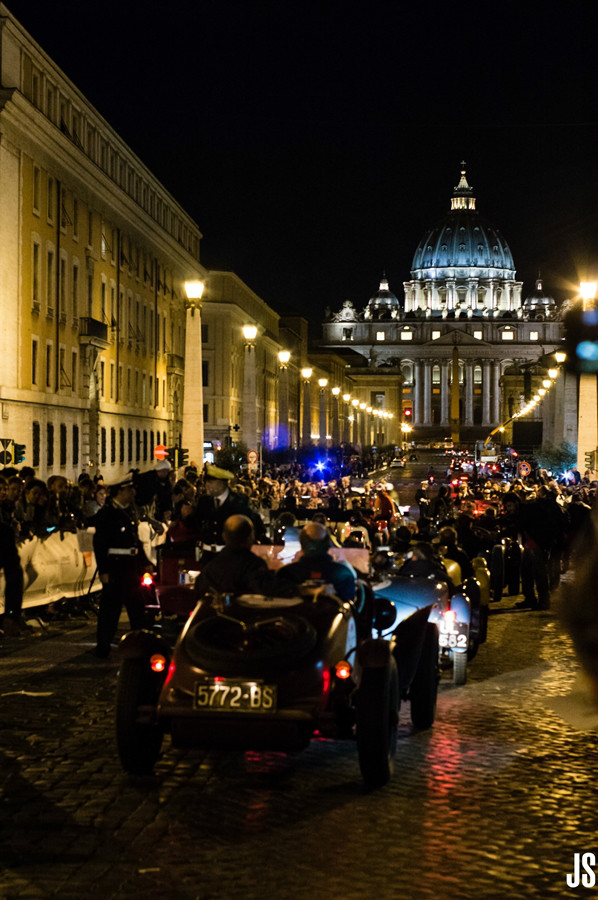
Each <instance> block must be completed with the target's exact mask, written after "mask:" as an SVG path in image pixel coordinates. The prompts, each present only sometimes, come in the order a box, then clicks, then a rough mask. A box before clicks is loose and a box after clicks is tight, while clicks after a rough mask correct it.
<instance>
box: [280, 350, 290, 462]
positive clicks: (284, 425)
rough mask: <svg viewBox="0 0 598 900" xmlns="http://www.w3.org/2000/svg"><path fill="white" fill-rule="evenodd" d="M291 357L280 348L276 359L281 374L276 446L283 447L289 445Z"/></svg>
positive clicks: (288, 352)
mask: <svg viewBox="0 0 598 900" xmlns="http://www.w3.org/2000/svg"><path fill="white" fill-rule="evenodd" d="M290 358H291V353H290V351H289V350H280V351H279V353H278V361H279V363H280V368H281V370H282V371H281V375H280V382H279V391H280V400H279V407H278V447H279V448H280V449H284V448H286V447H288V446H289V445H290V429H289V371H288V364H289V360H290Z"/></svg>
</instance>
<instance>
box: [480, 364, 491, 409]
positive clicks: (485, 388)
mask: <svg viewBox="0 0 598 900" xmlns="http://www.w3.org/2000/svg"><path fill="white" fill-rule="evenodd" d="M482 372H483V375H482V425H490V360H489V359H484V360H482Z"/></svg>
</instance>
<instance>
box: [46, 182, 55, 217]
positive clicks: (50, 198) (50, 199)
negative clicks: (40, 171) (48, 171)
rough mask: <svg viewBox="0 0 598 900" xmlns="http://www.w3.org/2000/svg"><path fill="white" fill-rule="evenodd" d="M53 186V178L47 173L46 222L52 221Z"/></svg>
mask: <svg viewBox="0 0 598 900" xmlns="http://www.w3.org/2000/svg"><path fill="white" fill-rule="evenodd" d="M54 188H55V182H54V179H53V178H52V176H51V175H48V222H53V221H54Z"/></svg>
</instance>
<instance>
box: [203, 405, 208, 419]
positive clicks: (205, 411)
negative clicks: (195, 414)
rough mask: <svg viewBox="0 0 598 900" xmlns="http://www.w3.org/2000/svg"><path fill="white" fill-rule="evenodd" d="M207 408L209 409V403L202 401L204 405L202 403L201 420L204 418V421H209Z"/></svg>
mask: <svg viewBox="0 0 598 900" xmlns="http://www.w3.org/2000/svg"><path fill="white" fill-rule="evenodd" d="M208 410H209V405H208V404H207V403H204V405H203V420H204V422H208V421H209V414H208Z"/></svg>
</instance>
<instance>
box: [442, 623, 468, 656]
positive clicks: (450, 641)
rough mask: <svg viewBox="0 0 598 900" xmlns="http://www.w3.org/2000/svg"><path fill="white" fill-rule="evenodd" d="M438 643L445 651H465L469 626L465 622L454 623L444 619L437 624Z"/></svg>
mask: <svg viewBox="0 0 598 900" xmlns="http://www.w3.org/2000/svg"><path fill="white" fill-rule="evenodd" d="M438 643H439V645H440V646H441V647H442V648H443V649H447V650H453V649H455V650H467V646H468V643H469V626H468V625H467V622H455V621H454V619H453V620H452V621H451V620H450V619H448V620H447V619H445V617H444V616H442V618H441V619H440V622H439V623H438Z"/></svg>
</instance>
